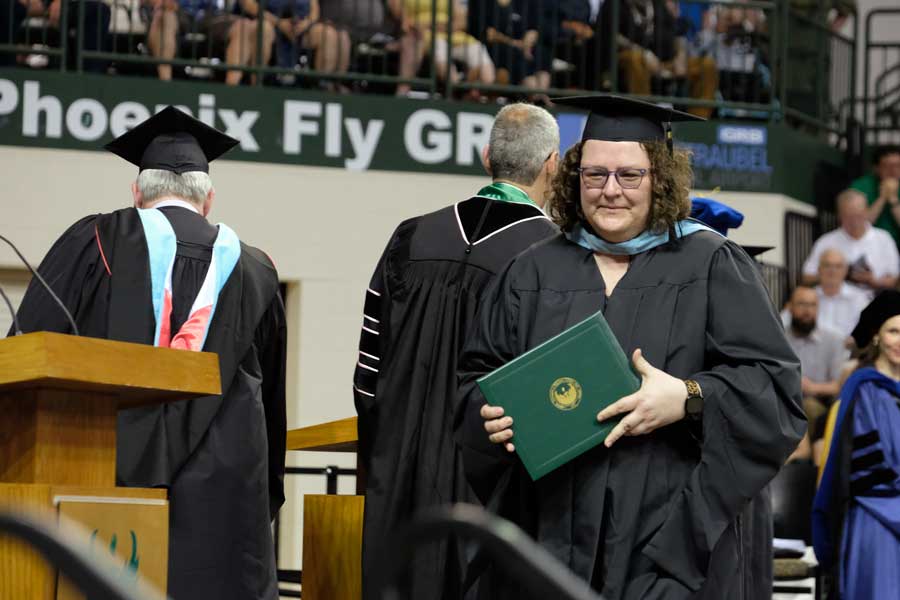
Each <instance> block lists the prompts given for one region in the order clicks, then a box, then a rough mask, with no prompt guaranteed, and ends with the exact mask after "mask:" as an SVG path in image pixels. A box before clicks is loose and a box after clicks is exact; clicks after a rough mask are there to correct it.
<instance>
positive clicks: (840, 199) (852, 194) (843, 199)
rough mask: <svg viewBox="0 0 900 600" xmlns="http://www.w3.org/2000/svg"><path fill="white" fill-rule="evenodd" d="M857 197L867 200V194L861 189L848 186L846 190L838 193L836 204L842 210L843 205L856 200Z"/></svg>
mask: <svg viewBox="0 0 900 600" xmlns="http://www.w3.org/2000/svg"><path fill="white" fill-rule="evenodd" d="M856 198H862V199H863V202H866V195H865V194H863V193H862V192H861V191H859V190H856V189H853V188H847V189H846V190H844V191H842V192H841V193H840V194H838V195H837V199H836V200H835V206H837V209H838V211H840V210H841V207H842V206H844V205H846V204H848V203H850V202H851V201H852V200H854V199H856Z"/></svg>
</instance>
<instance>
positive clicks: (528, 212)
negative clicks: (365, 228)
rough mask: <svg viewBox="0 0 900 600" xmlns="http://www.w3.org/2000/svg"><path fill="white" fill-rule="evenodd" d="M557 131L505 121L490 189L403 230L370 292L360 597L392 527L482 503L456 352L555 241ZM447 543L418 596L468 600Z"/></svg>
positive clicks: (430, 554) (424, 570)
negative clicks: (438, 510)
mask: <svg viewBox="0 0 900 600" xmlns="http://www.w3.org/2000/svg"><path fill="white" fill-rule="evenodd" d="M558 147H559V133H558V131H557V128H556V123H555V121H554V120H553V117H552V116H551V115H550V114H549V113H547V112H546V111H544V110H543V109H540V108H537V107H534V106H529V105H524V104H517V105H511V106H509V107H506V108H504V109H503V110H502V111H500V113H499V114H498V115H497V119H496V121H495V123H494V126H493V129H492V131H491V138H490V145H489V147H488V149H486V151H485V155H484V159H485V163H486V167H487V168H488V170H489V171H490V172H491V174H492V176H493V178H494V183H493V184H492V185H490V186H487V187H485V188H483V189H482V190H480V191H479V193H478V194H477V195H475V196H474V197H472V198H469V199H468V200H465V201H463V202H459V203H458V204H456V205H454V206H448V207H446V208H444V209H441V210H438V211H436V212H433V213H430V214H427V215H424V216H421V217H416V218H413V219H410V220H408V221H404V222H403V223H401V224H400V225H399V226H398V227H397V229H396V231H394V233H393V235H392V236H391V238H390V240H389V241H388V244H387V247H386V248H385V250H384V253H383V254H382V256H381V259H380V260H379V262H378V266H377V267H376V269H375V273H374V275H373V276H372V280H371V283H370V284H369V289H368V292H367V294H366V302H365V314H364V316H363V324H362V325H363V326H362V334H361V337H360V345H359V358H358V363H357V366H356V372H355V375H354V398H355V402H356V408H357V412H358V413H359V440H360V448H359V459H360V466H361V467H362V470H363V471H364V472H365V473H366V475H367V483H366V488H365V491H366V508H365V520H364V528H363V588H364V592H363V594H364V598H366V599H372V598H375V597H376V595H375V592H376V590H374V589H372V585H373V575H374V570H375V568H376V567H377V563H378V560H379V558H380V556H381V555H383V554H384V553H386V552H387V553H390V552H391V549H390V548H389V547H387V546H386V545H385V544H386V543H387V541H388V540H389V538H390V535H391V534H392V533H393V532H394V531H395V530H396V528H397V527H398V526H400V525H402V524H403V523H404V522H406V521H407V520H409V519H410V518H411V517H413V515H414V514H415V513H416V512H417V511H419V510H421V509H423V508H427V507H431V506H435V505H441V504H449V503H453V502H475V501H476V500H475V498H474V496H473V495H472V494H471V492H470V490H469V487H468V485H467V483H466V482H465V478H464V475H463V472H462V465H461V464H460V460H459V455H458V452H457V450H456V448H455V446H454V442H453V438H452V431H451V429H452V423H451V416H450V415H451V410H452V406H453V402H454V400H455V398H456V390H457V370H456V363H457V356H458V354H459V352H460V349H461V346H462V344H463V341H464V339H465V336H466V332H467V330H468V328H469V325H470V324H471V323H472V321H473V316H474V314H475V310H476V309H477V307H478V304H479V302H480V300H481V295H482V292H483V290H484V289H485V287H486V286H487V284H488V283H489V282H490V281H491V280H492V279H493V277H494V275H495V274H496V273H497V272H498V271H499V270H500V269H501V268H502V267H503V265H504V264H505V263H506V262H507V261H509V259H511V258H512V257H513V256H515V255H516V254H518V253H519V252H521V251H523V250H524V249H526V248H527V247H528V246H530V245H531V244H533V243H534V242H537V241H538V240H541V239H543V238H546V237H547V236H549V235H552V234H553V233H555V231H556V228H555V226H554V225H553V224H552V223H551V222H550V220H549V219H548V218H547V217H546V215H545V214H544V212H543V210H542V209H541V205H542V204H543V200H544V194H545V191H547V190H548V188H549V181H550V178H551V176H552V173H553V171H554V170H555V168H556V161H557V156H558V151H557V149H558ZM460 562H461V561H460V560H459V558H458V555H457V550H456V549H455V548H454V547H453V546H452V545H448V544H430V545H428V546H427V547H423V548H421V549H419V551H418V552H417V557H416V560H415V561H414V563H413V564H412V565H411V566H410V574H411V580H410V597H411V598H416V599H417V600H420V599H426V600H427V599H429V598H440V599H450V598H458V597H460V594H461V591H460V584H461V578H462V571H461V569H462V567H461V564H460Z"/></svg>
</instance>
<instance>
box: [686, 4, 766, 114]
mask: <svg viewBox="0 0 900 600" xmlns="http://www.w3.org/2000/svg"><path fill="white" fill-rule="evenodd" d="M765 31H766V15H765V13H764V12H763V11H762V10H759V9H752V8H728V7H724V6H714V7H711V8H710V9H709V10H708V11H707V12H706V14H705V22H704V27H703V29H702V30H701V31H700V33H699V34H698V35H697V37H696V40H695V44H696V45H695V46H694V52H696V53H698V54H700V55H708V56H711V57H712V58H713V59H714V60H715V63H716V67H717V68H718V71H719V91H720V93H721V94H722V98H723V99H725V100H729V101H732V102H767V101H768V97H769V96H768V87H767V85H766V84H765V82H764V79H763V76H762V72H761V67H760V63H761V61H762V58H763V51H762V47H761V44H760V39H759V38H760V36H761V35H763V34H764V33H765Z"/></svg>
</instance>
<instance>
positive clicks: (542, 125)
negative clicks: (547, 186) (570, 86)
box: [488, 102, 559, 185]
mask: <svg viewBox="0 0 900 600" xmlns="http://www.w3.org/2000/svg"><path fill="white" fill-rule="evenodd" d="M558 150H559V127H558V126H557V125H556V119H554V118H553V115H551V114H550V113H549V112H547V111H546V110H544V109H543V108H540V107H538V106H534V105H532V104H525V103H523V102H519V103H516V104H510V105H508V106H504V107H503V109H502V110H501V111H500V112H499V113H497V118H496V119H494V126H493V128H492V129H491V141H490V146H489V147H488V164H489V165H490V168H491V176H492V177H493V178H494V179H506V180H508V181H512V182H514V183H521V184H522V185H532V184H533V183H534V181H535V179H537V177H538V175H540V173H541V169H542V168H543V167H544V163H545V162H547V159H548V158H550V155H551V154H552V153H553V152H557V151H558Z"/></svg>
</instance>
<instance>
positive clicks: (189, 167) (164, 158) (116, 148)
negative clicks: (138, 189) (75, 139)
mask: <svg viewBox="0 0 900 600" xmlns="http://www.w3.org/2000/svg"><path fill="white" fill-rule="evenodd" d="M237 144H238V141H237V140H236V139H234V138H233V137H231V136H228V135H225V134H224V133H222V132H221V131H219V130H218V129H215V128H213V127H210V126H209V125H207V124H206V123H204V122H202V121H199V120H197V119H195V118H194V117H192V116H190V115H188V114H187V113H185V112H182V111H180V110H178V109H177V108H175V107H174V106H167V107H166V108H164V109H163V110H161V111H160V112H158V113H156V114H155V115H153V116H152V117H150V118H149V119H147V120H146V121H144V122H143V123H141V124H140V125H138V126H137V127H135V128H134V129H132V130H130V131H127V132H125V133H123V134H122V135H120V136H119V137H117V138H116V139H114V140H113V141H111V142H110V143H108V144H107V145H106V146H104V148H105V149H107V150H109V151H110V152H112V153H113V154H118V155H119V156H121V157H122V158H124V159H125V160H127V161H128V162H130V163H131V164H133V165H136V166H137V167H138V168H139V169H140V170H141V171H143V170H145V169H161V170H163V171H172V172H173V173H178V174H179V175H181V174H182V173H187V172H190V171H202V172H204V173H209V163H211V162H212V161H214V160H215V159H217V158H219V157H220V156H222V155H223V154H225V153H226V152H228V151H229V150H231V149H232V148H233V147H235V146H236V145H237Z"/></svg>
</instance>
